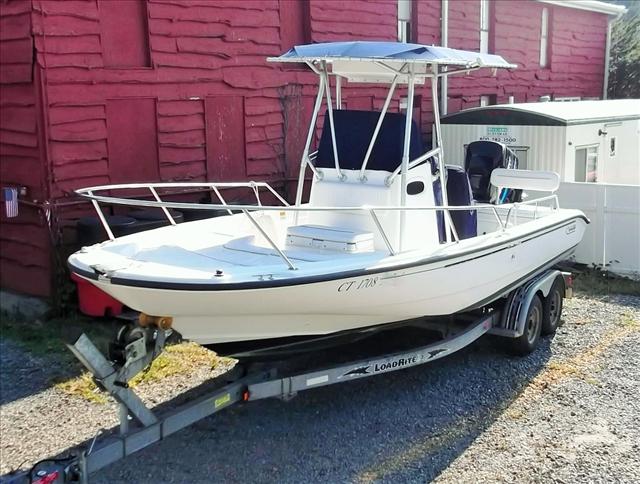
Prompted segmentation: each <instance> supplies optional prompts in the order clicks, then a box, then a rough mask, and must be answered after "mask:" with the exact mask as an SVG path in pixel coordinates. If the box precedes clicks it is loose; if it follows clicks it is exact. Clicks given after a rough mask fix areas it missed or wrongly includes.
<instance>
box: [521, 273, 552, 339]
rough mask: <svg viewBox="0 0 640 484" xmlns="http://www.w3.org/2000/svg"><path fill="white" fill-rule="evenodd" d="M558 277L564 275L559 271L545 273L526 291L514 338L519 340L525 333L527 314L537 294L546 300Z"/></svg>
mask: <svg viewBox="0 0 640 484" xmlns="http://www.w3.org/2000/svg"><path fill="white" fill-rule="evenodd" d="M558 277H561V278H562V277H563V276H562V273H561V272H560V271H558V270H551V271H548V272H545V273H544V274H543V275H542V276H540V277H539V278H538V279H536V280H535V281H533V283H532V284H531V285H529V287H527V288H526V289H525V291H526V292H525V295H524V298H523V299H522V302H521V303H520V307H519V308H518V312H517V314H518V316H517V324H516V331H515V335H514V337H516V338H517V337H519V336H521V335H522V333H523V332H524V325H525V323H526V319H527V312H528V311H529V306H530V305H531V301H533V298H534V296H535V295H536V294H541V296H542V297H543V298H546V297H547V296H548V295H549V291H551V286H553V283H554V282H555V280H556V279H557V278H558ZM563 283H564V279H563Z"/></svg>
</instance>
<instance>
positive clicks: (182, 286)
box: [67, 214, 590, 291]
mask: <svg viewBox="0 0 640 484" xmlns="http://www.w3.org/2000/svg"><path fill="white" fill-rule="evenodd" d="M538 220H541V219H538ZM576 220H583V221H584V222H585V223H586V224H589V223H590V221H589V219H588V218H587V217H586V216H585V215H584V214H574V215H572V216H571V217H569V218H566V219H563V220H561V221H558V222H556V223H554V224H553V225H549V226H545V227H540V228H539V229H537V230H535V231H532V232H527V233H524V234H522V235H519V236H516V237H513V238H510V239H506V240H504V241H500V242H497V243H494V244H491V245H487V246H483V247H475V248H471V249H469V250H467V251H465V252H461V253H458V254H452V255H451V254H450V255H441V256H435V257H427V258H421V259H418V260H415V261H411V262H406V263H401V264H397V265H386V266H384V267H378V268H373V269H368V268H361V269H353V270H347V271H341V272H332V273H323V274H316V275H309V276H298V277H296V276H295V275H293V277H288V278H284V279H263V280H257V281H242V282H163V281H153V280H142V279H133V278H127V277H105V276H104V275H103V274H101V273H99V272H98V271H95V270H94V271H89V270H86V269H84V268H81V267H78V266H76V265H74V264H73V262H72V261H71V258H69V260H68V261H67V264H68V266H69V269H70V270H71V272H74V273H76V274H77V275H79V276H81V277H84V278H86V279H90V280H96V281H97V280H102V281H104V282H108V283H110V284H113V285H119V286H128V287H139V288H146V289H159V290H177V291H230V290H231V291H232V290H249V289H271V288H278V287H289V286H297V285H304V284H312V283H319V282H330V281H338V280H341V279H347V278H353V277H361V276H368V275H374V274H381V273H385V272H392V271H396V270H404V269H410V268H414V267H419V266H424V265H427V264H433V263H438V262H442V261H446V260H449V259H450V260H452V261H454V260H456V259H459V258H462V257H465V256H469V255H474V254H477V253H479V252H484V251H487V250H490V249H493V248H497V250H494V251H491V252H489V253H487V254H483V255H480V256H477V257H471V258H469V259H464V260H460V261H456V262H454V263H452V264H446V265H445V267H449V266H452V265H457V264H461V263H464V262H467V261H469V260H472V259H476V258H478V257H484V256H486V255H491V254H494V253H497V252H500V251H502V250H506V249H508V248H510V247H513V246H514V245H516V244H518V243H522V242H528V241H529V240H532V239H535V238H538V237H541V236H543V235H545V234H547V233H549V232H553V231H555V230H557V229H559V228H562V227H564V226H568V225H570V224H571V223H573V222H574V221H576ZM516 227H517V226H516ZM405 254H406V253H405ZM398 255H400V254H398ZM398 255H396V256H389V257H398ZM292 272H293V271H292Z"/></svg>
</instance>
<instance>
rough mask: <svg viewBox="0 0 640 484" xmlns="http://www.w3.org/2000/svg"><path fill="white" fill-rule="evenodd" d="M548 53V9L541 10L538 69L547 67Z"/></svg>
mask: <svg viewBox="0 0 640 484" xmlns="http://www.w3.org/2000/svg"><path fill="white" fill-rule="evenodd" d="M548 51H549V9H548V8H543V9H542V23H541V26H540V67H548V66H549V59H548V55H547V54H548Z"/></svg>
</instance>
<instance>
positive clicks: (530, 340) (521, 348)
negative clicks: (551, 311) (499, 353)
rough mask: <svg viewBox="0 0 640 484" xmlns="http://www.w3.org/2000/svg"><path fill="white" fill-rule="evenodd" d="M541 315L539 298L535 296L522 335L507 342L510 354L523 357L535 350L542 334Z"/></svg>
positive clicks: (542, 309)
mask: <svg viewBox="0 0 640 484" xmlns="http://www.w3.org/2000/svg"><path fill="white" fill-rule="evenodd" d="M543 314H544V308H543V306H542V301H541V300H540V296H538V295H537V294H536V295H535V296H533V299H532V300H531V304H530V305H529V310H528V311H527V318H526V319H525V323H524V331H523V333H522V335H521V336H519V337H518V338H514V339H511V340H507V341H508V342H509V343H508V344H509V351H510V352H511V353H513V354H516V355H521V356H524V355H528V354H529V353H531V352H532V351H533V350H535V349H536V347H537V346H538V342H539V341H540V334H541V332H542V320H543Z"/></svg>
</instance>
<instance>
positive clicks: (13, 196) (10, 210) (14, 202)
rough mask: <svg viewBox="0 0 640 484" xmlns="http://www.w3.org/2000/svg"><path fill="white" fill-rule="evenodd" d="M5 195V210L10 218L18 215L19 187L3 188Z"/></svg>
mask: <svg viewBox="0 0 640 484" xmlns="http://www.w3.org/2000/svg"><path fill="white" fill-rule="evenodd" d="M2 192H3V195H4V210H5V213H6V214H7V217H8V218H13V217H17V216H18V189H17V188H3V189H2Z"/></svg>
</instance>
